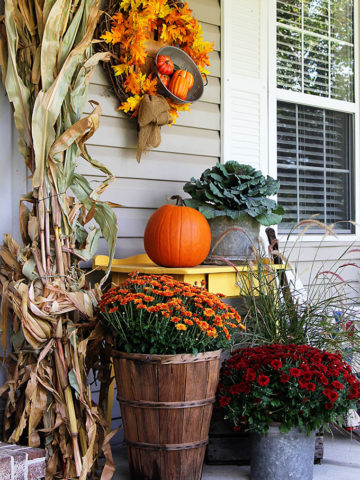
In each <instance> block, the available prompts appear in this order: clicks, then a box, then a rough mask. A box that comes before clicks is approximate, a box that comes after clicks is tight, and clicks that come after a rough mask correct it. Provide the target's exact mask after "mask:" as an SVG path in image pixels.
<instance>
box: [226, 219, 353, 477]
mask: <svg viewBox="0 0 360 480" xmlns="http://www.w3.org/2000/svg"><path fill="white" fill-rule="evenodd" d="M310 226H316V227H318V228H323V229H324V231H325V237H327V236H329V235H331V234H332V230H331V228H329V227H325V226H324V225H322V224H321V223H320V222H318V221H316V220H307V221H304V222H301V224H298V225H296V226H295V227H294V230H296V231H298V232H299V229H301V230H300V233H299V235H298V238H297V240H296V241H295V243H293V244H292V245H291V246H288V245H286V244H285V245H284V247H283V248H284V250H285V251H287V256H293V250H295V251H296V256H297V258H299V257H301V239H302V233H303V231H304V230H307V229H308V228H309V227H310ZM321 245H322V242H320V244H319V248H320V247H321ZM274 246H275V244H274V243H272V245H271V248H270V250H274V248H273V247H274ZM351 248H352V247H351V246H349V247H348V248H347V249H346V250H345V251H344V252H342V254H341V255H340V257H339V260H338V261H334V262H333V264H332V265H330V266H329V263H327V265H326V267H325V266H324V265H323V263H322V262H316V258H315V259H314V261H313V262H312V263H311V264H310V266H308V267H307V271H308V273H309V272H310V279H309V280H308V282H307V286H306V289H305V288H304V287H303V286H302V284H301V282H299V279H298V272H296V271H295V275H294V274H293V271H292V270H291V268H290V264H289V262H288V260H287V259H286V258H285V257H284V256H283V255H281V254H280V253H279V252H278V251H273V254H274V258H275V260H276V261H279V259H282V260H283V262H284V263H285V265H284V267H285V268H286V269H287V270H286V269H285V270H284V269H282V270H277V266H276V265H274V264H271V263H269V258H266V257H265V256H264V255H263V254H259V255H258V258H257V262H256V264H254V265H252V264H250V263H249V273H248V276H247V277H246V278H245V277H242V276H241V275H240V272H239V275H238V281H239V285H240V288H241V290H242V294H243V295H244V297H243V299H244V310H245V311H246V315H245V319H244V321H245V323H246V328H247V329H246V334H245V335H243V336H242V340H243V344H242V348H243V350H238V351H237V352H236V353H235V354H234V355H233V358H235V360H233V359H231V360H230V361H229V362H230V363H228V364H227V365H225V366H224V370H223V375H222V379H221V386H220V389H219V394H220V396H221V397H223V398H220V404H222V405H224V406H225V408H226V409H227V415H226V417H227V418H228V419H230V420H232V421H233V424H234V422H235V428H236V429H239V428H243V429H245V430H247V431H249V432H255V433H257V434H258V435H252V437H253V438H252V439H253V442H252V443H253V448H252V452H251V465H252V475H253V478H254V479H257V478H261V479H262V480H270V479H275V478H293V479H301V480H304V479H307V478H312V477H311V475H312V467H311V465H312V463H313V459H314V448H313V447H314V444H313V439H311V448H310V447H309V445H308V446H306V443H307V442H306V438H304V437H306V433H310V431H313V430H315V429H318V428H319V427H322V426H325V427H326V423H327V422H329V421H334V420H335V419H336V417H338V416H339V414H340V413H343V414H345V413H347V412H348V411H349V409H350V408H351V407H354V405H355V403H356V400H358V399H359V396H360V392H359V383H356V379H355V377H354V376H353V375H352V374H351V369H350V367H349V366H348V365H347V364H346V362H345V361H344V360H343V359H346V360H347V361H348V362H349V361H351V357H352V356H353V355H357V354H359V352H360V336H359V334H358V332H357V330H356V327H355V321H356V311H355V310H354V305H356V304H358V297H356V296H355V292H354V288H353V287H352V285H351V283H349V282H347V281H346V280H345V278H346V273H345V271H346V269H349V268H354V263H352V262H345V261H344V260H343V259H344V258H346V257H347V256H348V254H349V251H351ZM317 265H320V268H319V267H318V266H317ZM355 267H356V265H355ZM350 278H351V277H350ZM233 362H235V363H233ZM250 363H252V365H251V366H250ZM233 364H236V368H235V370H234V371H233V369H232V367H231V365H233ZM250 367H251V369H250V371H249V372H248V370H249V368H250ZM254 372H255V373H254ZM320 372H322V373H323V374H324V375H323V376H322V375H321V374H320ZM339 382H340V383H341V384H342V385H339ZM240 384H241V386H239V385H240ZM230 389H231V390H230ZM331 390H332V391H334V392H335V393H332V392H331ZM226 392H228V393H229V392H230V393H231V392H232V393H233V395H234V398H233V396H229V395H226ZM225 397H226V398H225ZM228 399H229V401H228ZM305 399H306V400H305ZM326 399H327V400H326ZM235 417H236V421H235ZM340 418H341V421H343V418H342V417H340ZM246 422H247V423H246ZM274 422H278V423H279V425H277V426H275V425H274V424H273V423H274ZM279 426H280V429H279V428H278V427H279ZM270 427H271V428H270ZM275 427H276V428H275ZM299 427H300V428H301V427H302V428H303V432H302V433H299V432H298V431H295V430H293V428H299ZM290 428H291V433H290V434H287V435H286V436H285V435H284V433H285V431H286V430H289V429H290ZM267 431H268V434H267V435H264V434H265V432H267ZM259 435H260V436H259ZM301 437H302V439H301ZM288 441H289V442H290V445H291V449H292V450H293V451H296V452H297V453H296V457H297V458H296V462H297V464H296V465H294V463H291V462H292V461H293V460H294V458H293V457H294V456H293V455H290V453H289V449H288ZM308 441H309V442H310V440H308ZM259 442H260V445H261V446H259ZM262 442H264V443H265V445H266V446H265V447H264V448H265V452H266V454H265V452H263V451H261V454H260V453H259V452H260V450H259V448H260V449H262V448H263V446H262ZM297 442H300V443H298V444H297ZM301 445H302V446H301ZM309 449H310V450H309ZM301 452H303V454H304V467H303V470H301V468H300V464H298V459H299V456H300V454H301ZM259 455H261V457H262V458H263V459H265V462H263V460H259ZM271 455H276V461H274V458H271ZM265 464H266V465H267V466H266V465H265ZM306 464H307V466H306ZM259 465H260V467H259ZM270 466H271V467H270ZM287 466H288V467H289V469H290V470H286V468H287ZM278 467H279V468H280V470H281V471H282V474H279V470H276V469H277V468H278ZM258 468H261V473H259V469H258ZM289 471H291V472H292V474H291V475H292V476H291V477H290V475H289V476H288V475H287V473H285V474H284V472H289ZM271 472H273V473H271ZM274 472H275V473H274ZM296 472H298V473H296ZM272 475H273V476H272ZM278 475H279V476H278Z"/></svg>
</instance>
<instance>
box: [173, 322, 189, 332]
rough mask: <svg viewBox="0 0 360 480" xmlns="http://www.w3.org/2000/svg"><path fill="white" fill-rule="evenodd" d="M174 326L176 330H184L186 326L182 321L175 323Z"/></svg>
mask: <svg viewBox="0 0 360 480" xmlns="http://www.w3.org/2000/svg"><path fill="white" fill-rule="evenodd" d="M175 328H176V329H177V330H186V329H187V326H186V325H184V324H183V323H177V324H176V325H175Z"/></svg>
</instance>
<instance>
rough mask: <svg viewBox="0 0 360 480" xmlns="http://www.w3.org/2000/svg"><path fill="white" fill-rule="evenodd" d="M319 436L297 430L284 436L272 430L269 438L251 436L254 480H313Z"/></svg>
mask: <svg viewBox="0 0 360 480" xmlns="http://www.w3.org/2000/svg"><path fill="white" fill-rule="evenodd" d="M314 446H315V432H312V433H311V435H310V436H308V435H307V434H306V432H305V431H301V430H299V429H298V428H293V429H291V430H290V432H287V433H281V432H280V431H279V428H278V427H277V426H271V427H270V429H269V433H268V434H267V435H259V434H252V435H251V480H281V479H286V480H312V478H313V467H314Z"/></svg>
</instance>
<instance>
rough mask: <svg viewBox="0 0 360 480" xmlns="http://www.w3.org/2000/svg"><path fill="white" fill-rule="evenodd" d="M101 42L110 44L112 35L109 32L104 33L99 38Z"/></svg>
mask: <svg viewBox="0 0 360 480" xmlns="http://www.w3.org/2000/svg"><path fill="white" fill-rule="evenodd" d="M100 38H101V39H102V40H105V42H106V43H111V42H112V41H113V38H114V36H113V34H112V33H111V32H106V33H104V35H101V37H100Z"/></svg>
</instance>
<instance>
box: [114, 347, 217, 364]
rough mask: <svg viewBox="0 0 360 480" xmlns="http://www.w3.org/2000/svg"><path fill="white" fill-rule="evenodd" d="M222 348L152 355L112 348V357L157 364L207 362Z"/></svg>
mask: <svg viewBox="0 0 360 480" xmlns="http://www.w3.org/2000/svg"><path fill="white" fill-rule="evenodd" d="M221 352H222V349H219V350H212V351H210V352H204V353H198V354H197V355H196V356H195V355H194V354H192V353H181V354H175V355H156V354H154V355H152V354H149V353H126V352H122V351H120V350H116V349H112V350H111V355H112V357H113V359H114V360H115V359H119V360H121V359H127V360H134V361H137V362H142V363H158V364H182V363H200V362H209V361H211V360H216V359H218V358H220V356H221Z"/></svg>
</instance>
